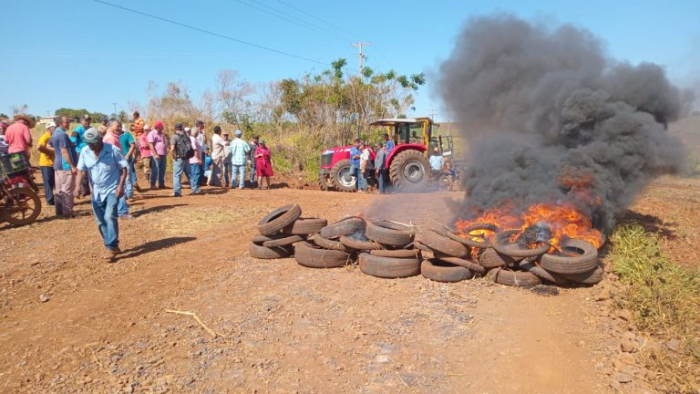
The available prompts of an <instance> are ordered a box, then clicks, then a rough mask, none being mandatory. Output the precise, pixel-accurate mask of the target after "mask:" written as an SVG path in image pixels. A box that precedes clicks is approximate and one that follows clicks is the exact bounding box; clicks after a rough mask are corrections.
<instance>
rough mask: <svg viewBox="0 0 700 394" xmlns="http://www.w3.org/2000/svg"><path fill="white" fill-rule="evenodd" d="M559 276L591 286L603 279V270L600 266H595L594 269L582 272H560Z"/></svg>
mask: <svg viewBox="0 0 700 394" xmlns="http://www.w3.org/2000/svg"><path fill="white" fill-rule="evenodd" d="M561 276H563V277H564V278H566V279H568V280H571V281H574V282H576V283H580V284H582V285H589V286H592V285H595V284H597V283H600V281H602V280H603V276H604V272H603V269H602V268H601V267H600V266H598V267H596V269H594V270H593V271H590V272H584V273H582V274H567V275H563V274H562V275H561Z"/></svg>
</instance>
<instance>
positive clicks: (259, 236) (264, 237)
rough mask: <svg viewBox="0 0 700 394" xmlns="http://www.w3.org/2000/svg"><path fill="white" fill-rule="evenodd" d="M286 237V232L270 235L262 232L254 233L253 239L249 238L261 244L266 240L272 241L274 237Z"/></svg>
mask: <svg viewBox="0 0 700 394" xmlns="http://www.w3.org/2000/svg"><path fill="white" fill-rule="evenodd" d="M284 237H287V234H282V233H275V234H272V235H262V234H255V236H254V237H253V239H252V240H251V241H252V242H253V243H254V244H257V245H262V244H263V243H264V242H267V241H274V240H276V239H280V238H284Z"/></svg>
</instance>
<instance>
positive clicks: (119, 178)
mask: <svg viewBox="0 0 700 394" xmlns="http://www.w3.org/2000/svg"><path fill="white" fill-rule="evenodd" d="M83 141H85V143H86V144H87V146H88V148H86V149H83V150H82V151H81V152H80V158H79V159H78V170H80V172H79V173H78V179H79V180H82V178H84V177H85V176H86V175H85V173H86V172H87V173H89V176H88V179H89V180H90V186H91V187H92V199H91V202H92V212H93V214H94V215H95V220H96V221H97V227H98V229H99V230H100V234H101V235H102V240H103V241H104V245H105V249H106V250H105V254H104V256H103V258H104V259H105V260H107V261H109V262H113V261H114V260H115V258H116V256H117V254H118V253H119V252H120V250H119V221H118V219H117V205H118V203H119V199H120V198H122V197H124V184H125V182H126V172H127V167H128V164H127V162H126V160H125V159H124V155H123V154H122V152H121V149H119V148H118V147H116V146H114V145H110V144H105V143H103V142H102V137H101V136H100V132H99V131H97V130H96V129H94V128H89V129H87V130H86V131H85V133H84V134H83ZM74 194H75V196H76V197H78V196H79V194H80V189H79V188H77V187H76V189H75V192H74Z"/></svg>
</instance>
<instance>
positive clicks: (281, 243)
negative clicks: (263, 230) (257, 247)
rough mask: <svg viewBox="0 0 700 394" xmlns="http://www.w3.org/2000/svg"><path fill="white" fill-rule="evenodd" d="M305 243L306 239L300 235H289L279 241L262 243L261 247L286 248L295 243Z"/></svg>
mask: <svg viewBox="0 0 700 394" xmlns="http://www.w3.org/2000/svg"><path fill="white" fill-rule="evenodd" d="M302 241H306V237H302V236H301V235H290V236H288V237H284V238H280V239H273V240H270V241H265V242H263V244H262V246H264V247H266V248H274V247H275V246H287V245H293V244H295V243H297V242H302Z"/></svg>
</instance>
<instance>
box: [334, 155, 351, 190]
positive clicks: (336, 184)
mask: <svg viewBox="0 0 700 394" xmlns="http://www.w3.org/2000/svg"><path fill="white" fill-rule="evenodd" d="M345 167H350V159H345V160H341V161H339V162H337V163H335V165H334V166H333V168H331V182H332V183H333V186H334V187H335V188H336V190H340V191H341V192H347V193H350V192H356V191H357V180H355V183H354V184H353V186H351V187H347V186H344V185H343V184H342V183H340V181H339V180H338V179H339V178H338V175H339V174H340V171H341V170H342V169H343V168H345Z"/></svg>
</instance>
